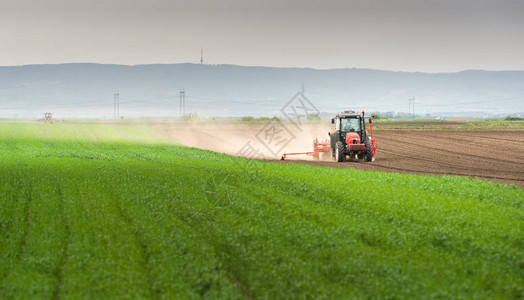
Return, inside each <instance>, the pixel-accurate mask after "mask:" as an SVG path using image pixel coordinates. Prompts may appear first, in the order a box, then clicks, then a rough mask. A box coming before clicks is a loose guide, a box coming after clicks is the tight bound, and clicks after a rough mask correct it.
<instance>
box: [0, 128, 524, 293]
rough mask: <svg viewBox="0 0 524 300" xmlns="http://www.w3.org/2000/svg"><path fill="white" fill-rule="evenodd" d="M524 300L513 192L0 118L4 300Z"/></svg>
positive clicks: (519, 206)
mask: <svg viewBox="0 0 524 300" xmlns="http://www.w3.org/2000/svg"><path fill="white" fill-rule="evenodd" d="M523 297H524V191H523V190H521V189H519V188H517V187H516V186H510V185H499V184H495V183H491V182H485V181H480V180H473V179H470V178H462V177H432V176H415V175H400V174H391V173H388V174H386V173H379V172H369V171H359V170H353V169H349V168H318V167H313V166H308V165H294V164H274V163H266V162H260V161H247V160H245V159H242V158H232V157H230V156H227V155H225V154H217V153H213V152H209V151H203V150H198V149H190V148H186V147H181V146H176V145H173V144H172V143H170V142H169V141H166V140H165V139H164V138H163V137H162V136H160V135H159V134H158V133H156V132H155V131H154V130H153V129H151V128H149V127H140V126H112V127H110V126H104V125H67V124H55V125H43V124H20V123H6V122H4V123H0V298H1V299H31V298H37V299H77V298H82V299H86V298H91V299H122V298H130V299H140V298H145V299H155V298H162V299H199V298H210V299H217V298H218V299H237V298H240V299H242V298H247V299H288V298H292V299H354V298H362V299H367V298H391V299H404V298H411V299H427V298H451V299H458V298H468V299H494V298H507V299H522V298H523Z"/></svg>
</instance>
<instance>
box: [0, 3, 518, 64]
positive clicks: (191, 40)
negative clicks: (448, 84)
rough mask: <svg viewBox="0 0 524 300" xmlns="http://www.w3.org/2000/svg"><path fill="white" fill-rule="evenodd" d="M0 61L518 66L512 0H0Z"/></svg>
mask: <svg viewBox="0 0 524 300" xmlns="http://www.w3.org/2000/svg"><path fill="white" fill-rule="evenodd" d="M0 36H1V40H0V65H24V64H42V63H66V62H96V63H114V64H128V65H134V64H149V63H181V62H195V63H196V62H198V61H199V60H200V47H201V45H203V46H204V60H205V63H210V64H238V65H251V66H253V65H260V66H278V67H311V68H320V69H327V68H345V67H356V68H374V69H385V70H398V71H423V72H454V71H460V70H465V69H486V70H524V1H523V0H514V1H511V0H492V1H486V0H463V1H460V0H449V1H448V0H435V1H427V0H401V1H394V0H391V1H386V0H385V1H373V0H346V1H330V0H327V1H310V0H289V1H285V0H269V1H267V0H266V1H262V0H261V1H249V0H239V1H236V0H226V1H213V0H205V1H179V0H176V1H175V0H173V1H168V0H148V1H146V0H82V1H80V0H0Z"/></svg>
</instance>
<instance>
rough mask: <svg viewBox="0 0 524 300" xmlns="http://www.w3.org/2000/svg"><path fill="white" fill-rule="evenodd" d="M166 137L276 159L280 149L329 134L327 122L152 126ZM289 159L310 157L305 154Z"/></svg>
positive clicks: (303, 147) (299, 147) (301, 148)
mask: <svg viewBox="0 0 524 300" xmlns="http://www.w3.org/2000/svg"><path fill="white" fill-rule="evenodd" d="M156 130H157V131H158V132H160V133H161V134H163V135H164V136H166V137H168V138H169V139H171V140H173V141H175V142H177V143H179V144H182V145H185V146H188V147H194V148H200V149H206V150H211V151H215V152H220V153H226V154H230V155H234V156H243V157H246V158H259V159H267V160H272V159H280V157H281V156H282V154H283V153H288V152H308V151H313V139H314V138H318V140H319V141H323V140H327V139H328V138H329V136H328V132H329V131H330V130H332V129H331V124H329V122H327V121H325V122H315V123H302V124H298V123H292V122H279V121H276V120H272V121H269V122H213V123H209V122H195V123H183V124H181V123H169V124H162V125H158V126H156ZM286 159H287V158H286ZM289 159H300V160H310V159H312V157H308V156H305V155H304V156H290V157H289Z"/></svg>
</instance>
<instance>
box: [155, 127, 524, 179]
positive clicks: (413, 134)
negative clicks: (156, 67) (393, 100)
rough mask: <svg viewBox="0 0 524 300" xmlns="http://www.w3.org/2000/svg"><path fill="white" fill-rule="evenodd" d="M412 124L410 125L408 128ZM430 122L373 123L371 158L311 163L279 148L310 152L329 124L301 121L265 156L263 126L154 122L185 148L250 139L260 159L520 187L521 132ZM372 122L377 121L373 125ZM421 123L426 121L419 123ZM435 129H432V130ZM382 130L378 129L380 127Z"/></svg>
mask: <svg viewBox="0 0 524 300" xmlns="http://www.w3.org/2000/svg"><path fill="white" fill-rule="evenodd" d="M412 124H413V123H410V126H412ZM450 124H451V123H436V122H433V123H431V124H429V125H431V129H425V128H422V129H409V128H407V127H401V128H394V129H393V128H392V129H390V128H389V127H391V126H399V125H402V124H395V123H393V124H392V125H391V126H388V125H386V126H384V125H379V126H377V129H376V130H374V132H373V133H374V135H375V137H376V140H377V154H376V156H375V157H376V160H375V161H374V162H371V163H368V162H361V161H352V162H344V163H336V162H332V161H315V160H313V159H312V158H311V157H307V156H302V157H293V158H292V159H289V160H286V161H280V160H279V159H278V158H279V155H280V154H281V153H283V152H302V151H311V149H312V146H311V140H312V138H313V137H327V132H328V131H329V130H330V128H329V126H327V125H324V124H320V125H307V126H302V127H301V128H299V129H294V130H293V133H294V134H295V136H296V137H297V138H296V139H294V140H293V141H292V142H291V143H289V144H287V145H286V146H285V147H284V148H283V149H281V151H279V152H278V155H274V154H271V153H270V154H267V148H265V147H264V146H263V144H262V143H261V142H260V141H259V140H258V139H257V138H256V136H257V134H258V135H259V136H260V134H259V133H260V130H261V128H262V126H264V124H245V123H238V122H237V123H224V124H213V125H212V126H211V125H209V124H207V125H202V124H200V125H193V126H180V125H158V127H157V129H158V130H159V131H160V132H162V133H163V134H164V135H165V136H168V137H169V138H171V139H173V140H175V141H177V142H179V143H182V144H184V145H187V146H191V147H196V148H202V149H208V150H213V151H217V152H224V153H229V154H232V155H239V152H240V149H241V148H242V147H243V145H245V144H246V143H247V142H249V141H250V142H251V144H252V145H254V146H255V148H257V149H261V150H265V151H266V155H265V159H266V160H271V161H275V162H277V161H278V162H281V163H301V164H311V165H318V166H324V167H348V168H356V169H363V170H376V171H385V172H399V173H413V174H436V175H462V176H471V177H474V178H482V179H486V180H491V181H495V182H499V183H510V184H516V185H517V186H519V187H521V188H523V187H524V130H521V129H520V130H519V129H498V128H495V129H494V130H486V129H479V128H467V129H464V128H460V127H459V128H457V126H460V124H463V123H460V124H459V123H457V124H455V123H453V124H451V125H453V126H452V127H450ZM377 125H378V124H377ZM419 125H424V126H426V125H427V124H422V123H421V124H419ZM435 127H437V128H436V129H435ZM382 128H383V129H382Z"/></svg>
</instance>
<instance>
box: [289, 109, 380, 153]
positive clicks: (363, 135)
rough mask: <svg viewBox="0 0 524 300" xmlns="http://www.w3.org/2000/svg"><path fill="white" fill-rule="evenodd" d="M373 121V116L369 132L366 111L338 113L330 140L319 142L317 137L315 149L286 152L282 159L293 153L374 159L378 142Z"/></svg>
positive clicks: (314, 141)
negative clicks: (374, 133)
mask: <svg viewBox="0 0 524 300" xmlns="http://www.w3.org/2000/svg"><path fill="white" fill-rule="evenodd" d="M372 123H373V118H370V119H369V134H368V132H367V131H366V130H365V128H366V120H365V117H364V111H362V114H360V113H357V112H354V111H344V112H341V113H338V114H337V115H336V116H335V117H334V118H333V119H331V124H334V125H335V130H334V131H333V132H329V133H328V135H329V137H330V139H329V141H327V140H325V141H324V142H318V139H316V138H315V139H314V140H313V151H311V152H295V153H284V154H283V155H282V157H281V160H285V159H286V158H287V157H288V156H291V155H307V156H312V157H313V158H314V159H320V157H321V156H322V158H323V159H324V158H328V159H334V160H336V161H337V162H343V161H345V160H347V159H348V158H349V159H364V160H366V161H373V160H374V159H373V156H374V155H375V150H376V144H375V138H374V137H373V129H372V127H371V124H372Z"/></svg>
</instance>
